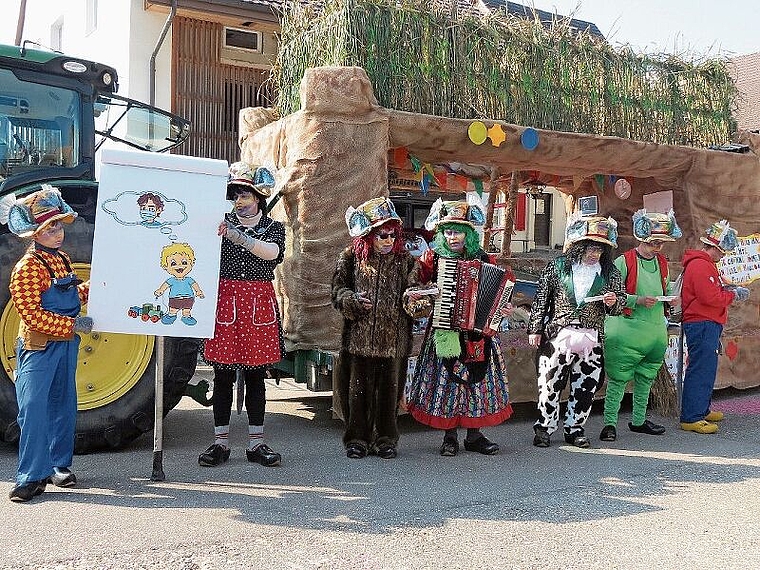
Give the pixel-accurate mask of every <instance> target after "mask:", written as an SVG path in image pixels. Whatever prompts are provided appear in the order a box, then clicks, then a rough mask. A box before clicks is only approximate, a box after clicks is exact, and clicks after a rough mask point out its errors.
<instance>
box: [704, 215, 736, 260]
mask: <svg viewBox="0 0 760 570" xmlns="http://www.w3.org/2000/svg"><path fill="white" fill-rule="evenodd" d="M736 236H737V234H736V230H735V229H734V228H732V227H731V226H730V225H729V224H728V221H726V220H721V221H719V222H715V223H714V224H712V225H711V226H710V227H709V228H707V229H706V230H705V235H703V236H701V237H700V238H699V239H700V241H701V242H702V243H706V244H707V245H711V246H713V247H717V248H718V249H719V250H720V251H721V252H723V253H724V254H725V253H730V252H732V251H733V250H734V249H736V246H737V245H738V241H737V237H736Z"/></svg>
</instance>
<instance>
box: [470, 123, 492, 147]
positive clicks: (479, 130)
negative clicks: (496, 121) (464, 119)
mask: <svg viewBox="0 0 760 570" xmlns="http://www.w3.org/2000/svg"><path fill="white" fill-rule="evenodd" d="M467 136H468V137H470V140H471V141H472V142H473V143H475V144H483V143H484V142H486V138H487V137H488V128H486V126H485V124H484V123H483V122H481V121H473V122H472V123H470V126H469V127H468V128H467Z"/></svg>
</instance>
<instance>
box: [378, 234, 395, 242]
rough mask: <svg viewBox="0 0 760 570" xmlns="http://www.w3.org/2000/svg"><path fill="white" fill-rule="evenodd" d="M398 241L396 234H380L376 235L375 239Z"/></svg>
mask: <svg viewBox="0 0 760 570" xmlns="http://www.w3.org/2000/svg"><path fill="white" fill-rule="evenodd" d="M388 238H391V239H396V234H394V233H393V232H378V233H376V234H375V239H377V240H381V239H388Z"/></svg>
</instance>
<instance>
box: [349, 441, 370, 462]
mask: <svg viewBox="0 0 760 570" xmlns="http://www.w3.org/2000/svg"><path fill="white" fill-rule="evenodd" d="M366 456H367V448H366V447H364V446H363V445H362V444H360V443H349V444H348V445H347V446H346V457H348V458H349V459H361V458H362V457H366Z"/></svg>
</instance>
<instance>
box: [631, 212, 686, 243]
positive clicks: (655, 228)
mask: <svg viewBox="0 0 760 570" xmlns="http://www.w3.org/2000/svg"><path fill="white" fill-rule="evenodd" d="M682 235H683V233H682V232H681V228H679V227H678V223H677V222H676V214H675V212H673V209H672V208H671V209H670V211H669V212H668V213H667V214H661V213H658V212H647V211H646V210H643V209H642V210H639V211H638V212H636V213H635V214H633V237H635V238H636V239H637V240H639V241H643V242H644V243H648V242H650V241H676V240H677V239H678V238H680V237H681V236H682Z"/></svg>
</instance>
